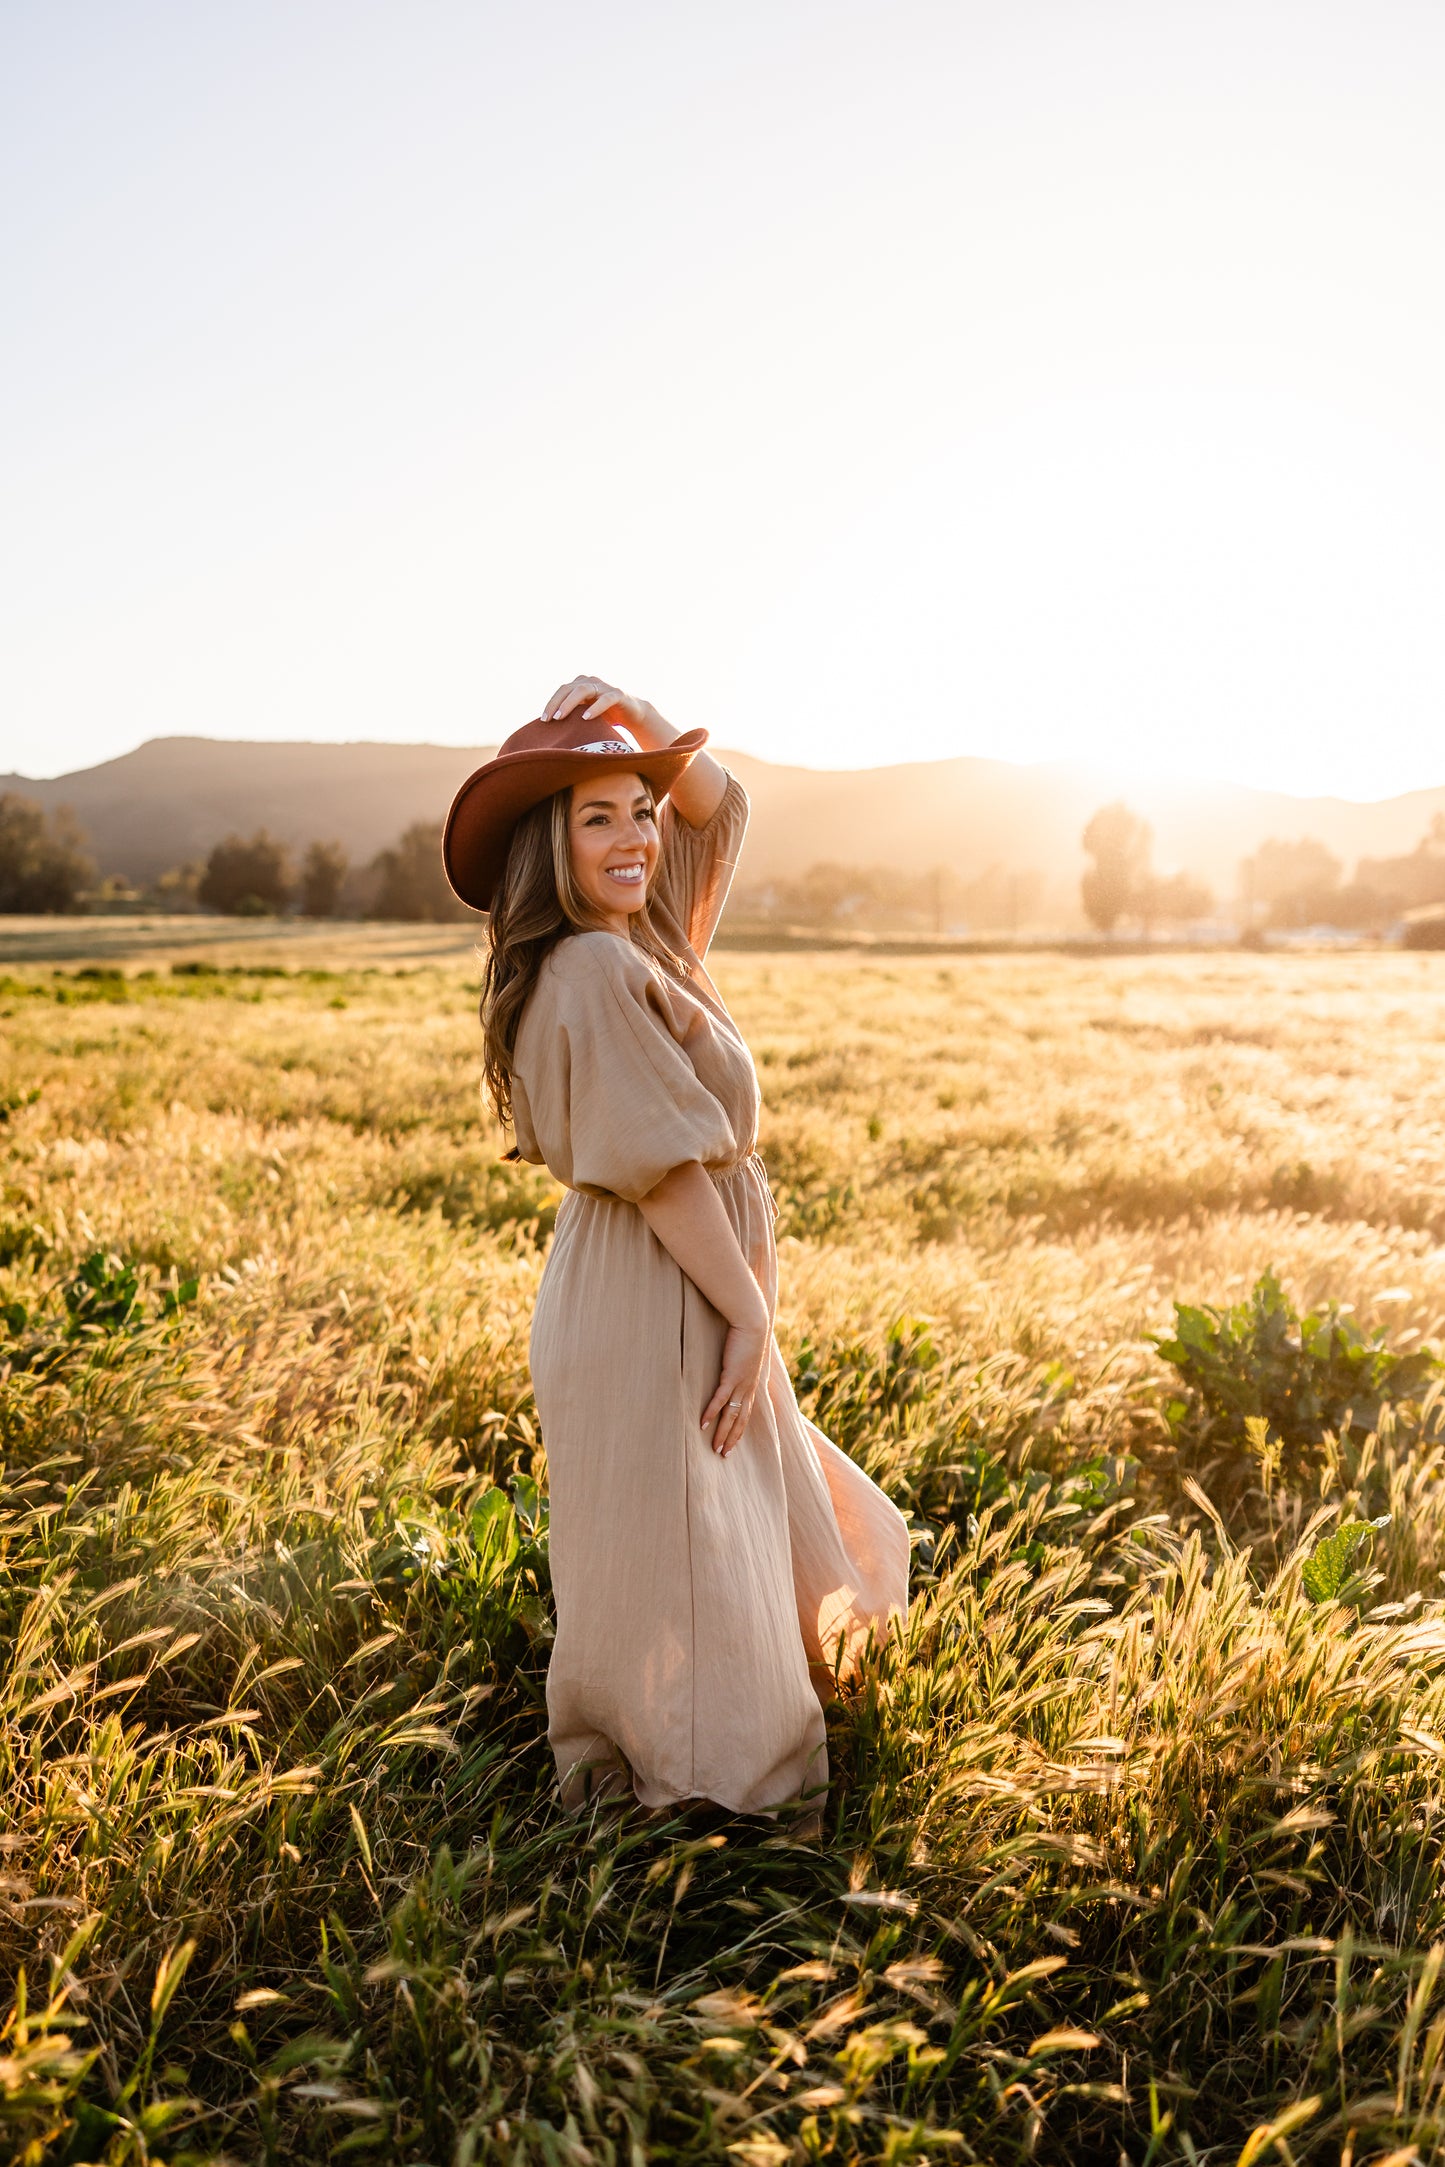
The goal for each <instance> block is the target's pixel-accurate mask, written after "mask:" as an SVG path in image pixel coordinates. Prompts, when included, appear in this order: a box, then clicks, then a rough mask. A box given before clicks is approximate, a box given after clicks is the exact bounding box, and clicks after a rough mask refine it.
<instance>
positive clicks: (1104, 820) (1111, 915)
mask: <svg viewBox="0 0 1445 2167" xmlns="http://www.w3.org/2000/svg"><path fill="white" fill-rule="evenodd" d="M1153 847H1154V835H1153V830H1152V829H1151V828H1150V826H1149V823H1148V821H1147V820H1141V819H1140V818H1139V816H1138V814H1137V813H1131V812H1130V810H1129V808H1128V806H1127V805H1125V804H1122V803H1119V802H1116V803H1115V804H1113V805H1105V806H1104V807H1103V808H1102V809H1101V810H1100V811H1099V812H1097V813H1095V815H1094V817H1093V819H1092V820H1091V821H1090V822H1089V825H1088V826H1087V827H1086V828H1085V830H1084V848H1085V850H1086V851H1087V852H1088V854H1089V856H1090V857H1091V858H1092V859H1093V861H1094V862H1093V864H1092V865H1091V866H1090V867H1089V870H1088V871H1087V872H1086V873H1085V875H1084V878H1083V881H1082V883H1081V893H1082V895H1083V902H1084V910H1085V913H1086V915H1087V917H1088V919H1089V922H1090V924H1091V925H1095V926H1097V927H1098V929H1099V931H1100V932H1101V933H1112V932H1113V930H1114V928H1115V926H1116V925H1117V924H1118V923H1119V920H1120V919H1121V918H1127V917H1128V916H1130V914H1131V913H1132V912H1133V911H1134V910H1135V909H1136V908H1137V901H1136V899H1137V898H1138V897H1139V896H1140V894H1141V893H1142V892H1143V891H1144V887H1145V883H1146V882H1147V881H1148V880H1149V879H1150V878H1151V875H1150V870H1149V859H1150V855H1151V852H1152V850H1153Z"/></svg>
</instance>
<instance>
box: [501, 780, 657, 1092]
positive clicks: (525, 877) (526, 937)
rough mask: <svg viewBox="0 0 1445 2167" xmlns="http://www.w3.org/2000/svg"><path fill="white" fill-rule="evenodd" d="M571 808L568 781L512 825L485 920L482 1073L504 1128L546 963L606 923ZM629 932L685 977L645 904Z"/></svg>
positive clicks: (640, 944)
mask: <svg viewBox="0 0 1445 2167" xmlns="http://www.w3.org/2000/svg"><path fill="white" fill-rule="evenodd" d="M571 812H572V789H571V786H570V784H569V786H568V787H567V788H566V789H565V790H557V791H554V792H553V794H552V796H551V797H549V798H543V799H542V801H541V803H540V804H539V805H534V806H533V807H532V808H531V810H530V812H525V813H523V815H522V817H521V819H520V820H519V821H518V822H517V825H516V827H515V828H514V829H513V830H512V840H511V842H510V844H509V845H508V847H507V862H506V864H505V866H504V867H503V869H502V877H501V879H500V880H499V881H498V883H497V890H496V894H495V895H494V896H493V898H492V908H491V911H490V913H489V914H488V918H487V949H486V957H485V961H484V964H483V969H482V1003H481V1020H482V1033H483V1045H482V1075H483V1080H484V1083H485V1086H486V1092H487V1096H488V1098H489V1099H490V1100H491V1102H492V1105H493V1106H494V1107H495V1108H496V1113H497V1119H498V1120H499V1121H500V1122H502V1123H503V1125H504V1126H505V1127H507V1128H510V1127H511V1126H512V1065H513V1062H514V1060H515V1057H516V1050H517V1032H518V1030H519V1029H520V1027H521V1022H522V1012H523V1010H524V1009H525V1008H526V1005H527V1002H528V1000H529V999H530V998H531V994H532V989H533V988H534V986H535V985H536V983H537V978H538V975H539V973H540V972H541V969H542V965H543V964H544V963H545V962H546V960H547V958H548V956H549V955H550V954H551V952H552V950H553V949H554V948H555V947H556V945H557V943H558V941H560V940H562V939H564V938H565V936H566V935H567V934H569V933H576V932H588V931H595V930H597V929H598V927H599V926H600V923H601V921H600V919H599V917H598V914H597V911H596V910H595V908H594V907H593V906H592V905H591V904H590V903H589V902H588V901H587V898H586V897H585V896H584V895H583V893H582V891H581V889H580V888H579V887H578V885H577V876H576V873H575V872H574V871H573V868H572V838H571ZM658 862H659V864H660V863H661V860H660V859H659V861H658ZM655 877H656V876H655V875H654V879H655ZM649 893H650V890H649ZM630 930H631V935H632V939H633V940H634V941H635V942H636V944H637V946H638V947H639V948H641V949H643V950H644V951H645V953H646V954H648V955H650V956H652V957H653V958H654V959H655V960H656V961H657V962H659V963H661V964H662V966H663V968H664V969H665V970H668V971H670V972H672V973H673V974H674V975H675V976H676V977H679V978H685V977H686V976H687V965H686V964H685V963H684V962H683V960H682V958H681V957H680V956H677V955H674V954H673V952H672V950H671V949H670V948H669V947H668V946H667V944H666V943H665V942H664V941H663V940H662V938H661V936H660V935H659V934H658V932H657V930H656V928H655V927H654V925H653V923H652V918H651V914H650V912H649V909H648V905H647V903H646V902H644V903H643V905H642V908H641V909H640V910H638V911H635V912H634V913H633V915H632V918H631V920H630Z"/></svg>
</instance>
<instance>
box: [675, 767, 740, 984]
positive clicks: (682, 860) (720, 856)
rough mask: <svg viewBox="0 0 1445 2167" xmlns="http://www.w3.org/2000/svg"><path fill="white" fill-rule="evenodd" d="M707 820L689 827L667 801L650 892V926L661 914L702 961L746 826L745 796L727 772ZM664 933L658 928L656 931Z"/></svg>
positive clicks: (736, 780)
mask: <svg viewBox="0 0 1445 2167" xmlns="http://www.w3.org/2000/svg"><path fill="white" fill-rule="evenodd" d="M727 778H728V779H727V788H726V789H725V790H724V792H723V795H722V802H721V804H720V805H719V806H718V808H717V810H716V811H715V812H714V814H713V816H712V818H711V820H708V821H705V822H704V823H703V825H702V826H701V827H700V828H693V827H689V825H688V823H687V822H686V821H685V820H684V819H683V817H682V815H681V814H680V813H679V812H678V810H677V808H676V806H675V805H673V804H672V802H671V800H669V801H668V802H667V804H665V805H664V807H663V819H662V863H661V865H660V866H659V868H658V874H657V879H656V882H655V883H654V886H653V893H652V911H653V918H654V921H657V920H659V919H660V918H661V917H662V916H663V914H666V916H667V917H670V918H671V920H672V922H673V927H675V928H676V930H677V931H680V932H681V933H682V934H684V935H685V937H686V939H687V942H688V945H689V946H690V947H691V949H692V951H693V954H694V955H696V956H704V955H706V953H707V947H708V943H709V941H710V940H711V939H712V937H713V934H714V933H715V932H716V930H717V922H718V920H719V918H721V916H722V913H723V905H724V903H726V901H727V899H728V890H729V888H731V886H732V884H733V875H734V874H735V873H736V871H737V869H738V859H739V857H740V855H741V853H742V847H743V837H744V836H745V834H746V833H747V826H748V794H747V792H746V790H744V788H743V786H742V784H741V783H740V782H739V781H738V779H737V777H736V775H734V774H733V772H732V770H731V769H728V771H727ZM667 930H668V928H666V927H664V926H662V925H661V924H659V931H663V932H664V933H665V932H666V931H667Z"/></svg>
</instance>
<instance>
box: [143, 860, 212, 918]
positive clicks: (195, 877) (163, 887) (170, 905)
mask: <svg viewBox="0 0 1445 2167" xmlns="http://www.w3.org/2000/svg"><path fill="white" fill-rule="evenodd" d="M205 877H206V868H205V867H204V865H202V863H201V861H200V859H199V858H187V860H186V862H185V864H184V865H173V866H172V867H171V869H170V871H169V872H168V873H162V874H161V875H160V877H159V879H158V880H157V881H156V884H155V896H156V901H157V902H158V903H159V904H160V906H161V908H162V910H194V909H195V907H196V891H197V889H198V888H199V887H200V885H201V882H202V881H203V880H204V879H205Z"/></svg>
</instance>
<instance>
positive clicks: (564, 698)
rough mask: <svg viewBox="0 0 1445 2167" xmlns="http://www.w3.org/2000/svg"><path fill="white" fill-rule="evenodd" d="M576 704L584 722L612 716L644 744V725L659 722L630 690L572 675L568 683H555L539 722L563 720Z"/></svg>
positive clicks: (646, 726) (574, 710) (645, 728)
mask: <svg viewBox="0 0 1445 2167" xmlns="http://www.w3.org/2000/svg"><path fill="white" fill-rule="evenodd" d="M579 707H580V708H582V709H583V710H584V713H583V716H582V720H583V721H584V722H596V721H597V720H599V718H600V717H601V716H603V715H614V716H615V717H616V719H617V720H618V721H619V722H624V723H626V724H627V726H628V728H629V729H630V730H631V731H632V733H633V735H634V737H636V738H637V740H638V742H639V743H640V744H642V745H646V743H647V728H648V724H649V723H650V722H654V721H661V717H660V716H658V715H655V714H654V712H653V709H652V708H651V706H650V705H649V704H648V702H647V701H646V700H634V699H633V697H632V695H631V693H629V692H622V691H619V689H618V687H617V686H616V685H605V684H604V683H603V682H602V679H601V678H600V677H574V678H573V679H572V682H571V683H570V684H568V685H559V686H558V687H557V690H556V691H555V692H554V693H553V695H552V697H551V699H550V700H549V701H548V702H547V704H546V706H545V707H544V708H543V710H542V715H541V719H542V721H543V722H565V721H566V720H567V717H568V716H569V715H575V714H576V712H577V710H578V708H579Z"/></svg>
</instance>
